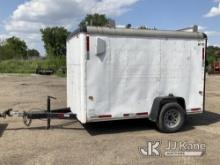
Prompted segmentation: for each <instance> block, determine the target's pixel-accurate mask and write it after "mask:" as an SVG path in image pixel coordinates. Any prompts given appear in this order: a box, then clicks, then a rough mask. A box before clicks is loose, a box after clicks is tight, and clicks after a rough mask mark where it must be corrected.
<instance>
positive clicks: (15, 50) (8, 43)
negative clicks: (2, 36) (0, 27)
mask: <svg viewBox="0 0 220 165" xmlns="http://www.w3.org/2000/svg"><path fill="white" fill-rule="evenodd" d="M12 58H17V59H25V58H27V45H26V43H25V42H24V41H22V40H21V39H19V38H17V37H14V36H13V37H10V38H8V39H6V40H5V42H4V43H3V44H2V45H1V46H0V59H1V60H5V59H12Z"/></svg>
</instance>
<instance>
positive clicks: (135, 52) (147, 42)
mask: <svg viewBox="0 0 220 165" xmlns="http://www.w3.org/2000/svg"><path fill="white" fill-rule="evenodd" d="M97 38H101V39H103V40H105V42H106V53H105V54H103V55H101V56H97V55H96V43H97ZM199 42H200V41H198V40H188V39H159V38H158V39H155V38H135V37H123V36H117V37H116V36H105V37H104V36H95V35H93V36H92V37H90V60H88V61H87V81H86V82H87V83H86V86H87V118H88V120H89V121H97V120H99V119H98V116H99V115H112V119H116V118H123V114H136V113H143V112H148V113H150V111H151V107H152V104H153V101H154V99H155V98H156V97H158V96H168V94H169V93H173V94H174V95H176V96H180V97H184V98H185V100H186V106H187V108H188V109H190V108H197V107H200V108H202V103H203V97H202V96H201V95H200V94H199V91H203V85H204V84H203V82H204V81H203V75H204V66H203V65H202V48H203V47H204V43H205V41H201V42H202V43H203V47H201V46H198V45H199ZM89 96H92V97H93V98H94V99H93V100H89V99H88V97H89Z"/></svg>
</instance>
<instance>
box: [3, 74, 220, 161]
mask: <svg viewBox="0 0 220 165" xmlns="http://www.w3.org/2000/svg"><path fill="white" fill-rule="evenodd" d="M0 80H1V81H0V111H3V110H5V109H7V108H13V109H14V110H18V111H29V110H35V109H36V108H39V109H44V108H45V107H46V97H47V95H51V96H55V97H57V100H56V101H53V102H52V107H53V108H59V107H65V106H66V85H65V84H66V80H65V79H64V78H57V77H55V76H52V77H50V76H37V75H26V76H24V75H7V74H2V75H0ZM219 107H220V76H208V79H207V98H206V113H204V114H202V115H198V116H193V117H189V118H188V120H187V123H186V126H185V127H184V129H183V130H182V131H181V132H178V133H175V134H162V133H160V132H158V131H157V130H156V127H155V124H153V123H151V122H149V121H146V120H132V121H117V122H107V123H99V124H92V125H88V126H87V127H86V128H84V127H83V126H82V125H81V124H80V123H78V122H75V121H64V120H61V121H52V125H53V127H52V129H51V130H46V129H45V126H46V121H38V120H36V121H33V123H32V125H31V127H30V128H26V127H25V126H24V125H23V123H22V119H21V118H8V119H6V120H4V119H0V164H1V165H4V164H8V165H13V164H18V165H32V164H40V165H41V164H42V165H44V164H48V165H50V164H55V165H56V164H58V165H59V164H65V165H67V164H72V165H75V164H76V165H77V164H81V165H83V164H94V165H96V164H100V165H103V164H169V165H172V164H175V165H177V164H209V165H211V164H219V161H220V157H219V153H220V152H219V148H220V109H219ZM153 140H160V141H161V142H162V147H161V151H163V150H164V149H165V147H166V145H167V143H168V141H170V140H171V141H179V142H180V141H185V142H187V143H199V144H203V143H204V144H206V153H205V154H204V155H203V156H202V157H165V156H163V153H162V156H160V157H149V156H144V155H142V154H141V153H140V152H139V147H142V146H146V143H147V141H153Z"/></svg>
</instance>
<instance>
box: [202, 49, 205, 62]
mask: <svg viewBox="0 0 220 165" xmlns="http://www.w3.org/2000/svg"><path fill="white" fill-rule="evenodd" d="M204 59H205V48H202V60H204Z"/></svg>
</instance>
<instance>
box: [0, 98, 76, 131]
mask: <svg viewBox="0 0 220 165" xmlns="http://www.w3.org/2000/svg"><path fill="white" fill-rule="evenodd" d="M51 99H56V98H55V97H51V96H48V97H47V110H43V111H33V112H26V111H24V112H18V111H13V109H8V110H6V111H4V112H1V113H0V118H6V117H22V118H23V122H24V124H25V125H26V126H27V127H29V126H30V125H31V123H32V120H36V119H47V129H50V126H51V124H50V123H51V119H63V120H64V119H65V120H69V119H76V114H73V113H72V112H71V110H70V108H67V107H65V108H59V109H51Z"/></svg>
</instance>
